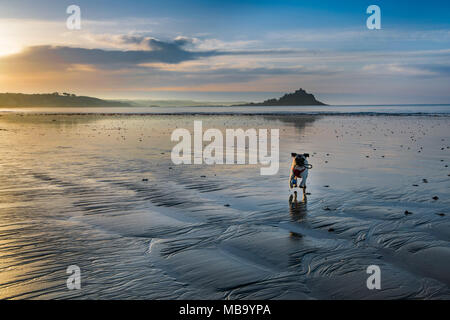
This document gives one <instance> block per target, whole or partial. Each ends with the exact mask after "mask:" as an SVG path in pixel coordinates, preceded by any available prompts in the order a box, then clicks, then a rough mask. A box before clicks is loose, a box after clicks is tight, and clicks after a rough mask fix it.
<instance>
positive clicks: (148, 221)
mask: <svg viewBox="0 0 450 320" xmlns="http://www.w3.org/2000/svg"><path fill="white" fill-rule="evenodd" d="M197 120H201V121H202V122H203V128H204V129H205V130H206V129H207V128H218V129H219V130H225V129H226V128H243V129H248V128H256V129H261V128H263V129H279V133H280V146H279V147H280V150H279V154H280V159H279V162H280V163H279V171H278V173H277V174H275V175H268V176H264V175H260V165H259V164H252V165H250V164H243V165H206V164H201V165H196V164H192V165H185V164H183V165H174V164H173V163H172V161H171V150H172V148H173V146H174V145H175V143H174V142H172V141H171V139H170V137H171V134H172V132H173V130H174V129H176V128H187V129H189V130H193V124H194V121H197ZM449 127H450V116H448V115H436V114H432V115H426V114H409V115H398V114H396V115H390V114H386V113H383V114H378V115H373V114H350V113H346V114H240V115H239V114H234V115H233V114H201V113H196V114H119V113H114V114H113V113H111V114H105V113H91V114H86V113H85V114H83V113H67V114H64V113H54V114H49V113H46V114H36V113H27V112H3V113H0V141H1V143H0V154H1V157H0V298H1V299H24V298H25V299H68V298H73V299H449V298H450V272H449V271H448V270H449V266H450V220H449V218H450V212H449V208H450V192H449V190H450V169H449V167H448V165H449V164H450V137H449ZM291 152H298V153H303V152H308V153H309V154H310V158H309V160H308V161H309V163H310V164H312V165H313V168H312V169H311V170H310V172H309V178H308V188H307V191H308V193H310V194H309V195H307V197H306V199H302V197H301V195H299V196H298V199H297V201H295V200H293V199H291V200H290V195H291V193H290V191H289V188H288V177H289V169H290V165H291ZM70 265H77V266H79V267H80V269H81V284H82V287H81V289H80V290H68V289H67V287H66V280H67V277H68V275H67V273H66V269H67V267H68V266H70ZM370 265H376V266H379V267H380V270H381V289H379V290H369V289H368V287H367V286H366V280H367V278H368V277H369V274H367V272H366V270H367V267H368V266H370Z"/></svg>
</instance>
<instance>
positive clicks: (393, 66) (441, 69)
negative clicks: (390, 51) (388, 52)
mask: <svg viewBox="0 0 450 320" xmlns="http://www.w3.org/2000/svg"><path fill="white" fill-rule="evenodd" d="M361 70H362V72H364V73H368V74H373V75H392V76H418V77H432V76H449V75H450V65H441V64H400V63H389V64H368V65H365V66H363V67H362V69H361Z"/></svg>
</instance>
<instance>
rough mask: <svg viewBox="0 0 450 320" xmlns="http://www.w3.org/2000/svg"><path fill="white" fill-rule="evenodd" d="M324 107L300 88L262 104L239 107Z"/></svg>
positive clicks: (252, 103) (253, 103)
mask: <svg viewBox="0 0 450 320" xmlns="http://www.w3.org/2000/svg"><path fill="white" fill-rule="evenodd" d="M316 105H320V106H325V105H326V104H325V103H323V102H320V101H318V100H316V98H315V97H314V95H313V94H311V93H307V92H306V91H305V90H303V89H302V88H300V89H298V90H297V91H295V92H294V93H287V94H285V95H284V96H282V97H281V98H278V99H269V100H266V101H264V102H256V103H255V102H250V103H246V104H240V105H239V106H316Z"/></svg>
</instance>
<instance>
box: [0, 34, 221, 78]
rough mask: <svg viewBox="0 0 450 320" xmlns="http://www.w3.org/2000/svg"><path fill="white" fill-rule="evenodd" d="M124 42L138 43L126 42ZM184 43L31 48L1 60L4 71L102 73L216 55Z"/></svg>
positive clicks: (151, 41)
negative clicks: (82, 68) (84, 68)
mask: <svg viewBox="0 0 450 320" xmlns="http://www.w3.org/2000/svg"><path fill="white" fill-rule="evenodd" d="M123 41H129V42H132V41H135V42H136V41H138V39H132V38H124V39H123ZM185 43H186V41H185V40H175V41H173V42H163V41H159V40H156V39H147V40H145V44H146V46H147V47H148V48H147V50H127V51H120V50H103V49H86V48H76V47H66V46H32V47H28V48H26V49H25V50H23V51H22V52H20V53H17V54H13V55H10V56H6V57H3V58H0V66H1V67H2V68H6V69H8V66H9V67H11V68H9V69H15V70H24V71H25V70H28V71H30V70H33V71H39V70H40V71H42V72H45V70H49V69H61V68H68V67H70V66H71V65H92V66H95V67H97V68H101V69H120V68H127V67H133V66H138V65H139V64H143V63H150V62H162V63H180V62H183V61H189V60H194V59H198V58H201V57H208V56H213V55H217V54H221V53H217V52H215V51H196V52H193V51H188V50H185V49H184V48H183V46H184V44H185Z"/></svg>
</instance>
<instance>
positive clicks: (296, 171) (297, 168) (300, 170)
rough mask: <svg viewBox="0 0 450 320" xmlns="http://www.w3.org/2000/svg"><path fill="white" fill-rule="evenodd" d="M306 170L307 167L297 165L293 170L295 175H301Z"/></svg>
mask: <svg viewBox="0 0 450 320" xmlns="http://www.w3.org/2000/svg"><path fill="white" fill-rule="evenodd" d="M301 168H303V169H301ZM305 170H306V168H305V167H299V166H295V167H294V170H293V172H294V176H296V177H300V175H301V174H302V172H303V171H305Z"/></svg>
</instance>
